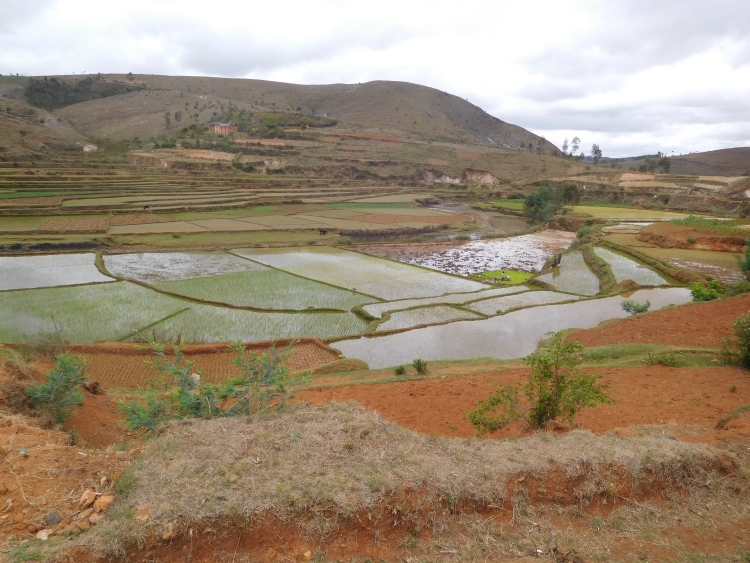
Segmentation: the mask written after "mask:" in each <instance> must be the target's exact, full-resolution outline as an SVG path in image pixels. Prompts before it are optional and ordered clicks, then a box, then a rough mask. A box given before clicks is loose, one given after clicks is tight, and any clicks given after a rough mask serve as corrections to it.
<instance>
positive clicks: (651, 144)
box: [0, 0, 750, 156]
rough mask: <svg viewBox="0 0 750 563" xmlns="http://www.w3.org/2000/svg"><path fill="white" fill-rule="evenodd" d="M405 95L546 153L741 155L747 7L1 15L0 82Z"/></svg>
mask: <svg viewBox="0 0 750 563" xmlns="http://www.w3.org/2000/svg"><path fill="white" fill-rule="evenodd" d="M83 71H86V72H123V73H126V72H134V73H144V74H172V75H205V76H224V77H243V78H263V79H267V80H279V81H285V82H296V83H303V84H323V83H334V82H336V83H338V82H344V83H353V82H366V81H369V80H404V81H408V82H415V83H419V84H424V85H427V86H433V87H435V88H439V89H440V90H445V91H447V92H450V93H453V94H456V95H458V96H461V97H463V98H467V99H468V100H469V101H470V102H472V103H474V104H476V105H478V106H480V107H482V108H483V109H485V110H487V111H488V112H489V113H491V114H492V115H495V116H497V117H499V118H500V119H502V120H504V121H508V122H510V123H515V124H517V125H520V126H522V127H525V128H527V129H529V130H531V131H533V132H534V133H537V134H539V135H544V136H545V137H546V138H547V139H549V140H550V141H552V142H553V143H555V144H556V145H557V146H558V147H559V146H560V145H562V142H563V139H564V138H565V137H569V138H572V137H573V136H574V135H576V134H577V135H578V136H579V137H580V138H581V139H582V140H583V142H582V148H583V149H584V150H585V152H586V153H587V154H588V153H589V152H590V147H591V144H592V143H594V142H596V143H598V144H599V145H600V146H601V148H602V150H603V151H604V155H605V156H628V155H634V154H644V153H653V152H656V151H664V152H667V153H668V154H671V153H672V151H674V152H675V154H678V153H684V152H690V151H703V150H712V149H719V148H726V147H735V146H750V0H661V1H659V2H655V1H653V0H567V1H563V0H556V1H546V0H531V1H524V0H513V1H505V0H494V1H484V0H461V1H459V0H454V1H451V2H447V1H439V0H430V1H424V2H423V1H411V0H399V1H391V0H379V1H377V2H363V1H361V0H359V1H356V0H354V1H344V0H340V1H336V0H306V1H293V0H289V1H286V2H284V1H279V0H277V1H275V2H271V1H265V2H257V1H252V0H250V1H248V0H243V1H231V0H213V1H210V2H209V1H205V0H203V1H194V0H174V1H173V0H129V1H128V2H109V1H102V0H96V1H94V0H0V73H2V74H9V73H17V72H18V73H21V74H28V75H45V74H70V73H73V72H76V73H80V72H83Z"/></svg>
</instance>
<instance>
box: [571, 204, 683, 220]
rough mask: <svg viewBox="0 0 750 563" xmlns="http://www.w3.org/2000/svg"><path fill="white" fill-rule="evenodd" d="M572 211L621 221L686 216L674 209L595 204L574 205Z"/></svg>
mask: <svg viewBox="0 0 750 563" xmlns="http://www.w3.org/2000/svg"><path fill="white" fill-rule="evenodd" d="M573 212H574V213H579V214H581V215H591V216H592V217H595V218H597V219H619V220H621V221H628V220H631V221H663V220H665V219H680V218H683V217H687V216H688V215H687V214H686V213H676V212H674V211H657V210H653V209H633V208H628V207H602V206H595V205H576V206H575V207H573Z"/></svg>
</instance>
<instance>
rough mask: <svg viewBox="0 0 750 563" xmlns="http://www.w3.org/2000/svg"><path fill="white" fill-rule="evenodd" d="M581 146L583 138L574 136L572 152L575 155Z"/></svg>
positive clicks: (571, 145) (571, 144) (571, 143)
mask: <svg viewBox="0 0 750 563" xmlns="http://www.w3.org/2000/svg"><path fill="white" fill-rule="evenodd" d="M580 146H581V139H580V137H577V136H576V137H573V140H572V141H571V142H570V154H571V155H575V154H576V153H577V152H578V149H579V148H580Z"/></svg>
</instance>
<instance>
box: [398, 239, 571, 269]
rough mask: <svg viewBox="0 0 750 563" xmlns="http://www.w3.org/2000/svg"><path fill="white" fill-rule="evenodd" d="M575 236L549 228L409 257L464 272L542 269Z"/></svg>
mask: <svg viewBox="0 0 750 563" xmlns="http://www.w3.org/2000/svg"><path fill="white" fill-rule="evenodd" d="M575 238H576V236H575V233H568V232H566V231H554V230H545V231H540V232H538V233H533V234H530V235H521V236H518V237H510V238H505V239H494V240H475V241H472V242H468V243H466V244H462V245H459V246H454V247H452V248H446V249H440V250H436V251H435V252H432V253H429V254H424V255H421V256H415V257H411V258H408V259H407V260H406V261H407V262H408V263H410V264H416V265H418V266H425V267H427V268H432V269H434V270H440V271H441V272H449V273H451V274H459V275H463V276H466V275H468V274H477V273H479V272H486V271H489V270H522V271H524V272H538V271H539V270H541V269H542V267H543V266H544V263H545V262H546V261H547V259H548V258H550V257H551V256H553V255H554V254H556V253H558V252H561V251H562V250H564V249H566V248H567V247H568V246H569V245H570V243H571V242H573V240H574V239H575Z"/></svg>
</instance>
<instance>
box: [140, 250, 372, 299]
mask: <svg viewBox="0 0 750 563" xmlns="http://www.w3.org/2000/svg"><path fill="white" fill-rule="evenodd" d="M238 260H241V259H239V258H238ZM243 262H248V263H249V264H252V265H253V266H257V268H258V269H257V270H253V271H241V272H236V273H232V274H222V275H217V276H209V277H201V278H193V279H183V280H178V281H165V282H159V283H156V284H154V286H155V287H157V288H159V289H161V290H164V291H168V292H170V293H176V294H179V295H184V296H187V297H192V298H195V299H201V300H204V301H215V302H220V303H228V304H230V305H236V306H239V307H255V308H258V309H297V310H301V309H308V308H316V309H342V310H345V311H349V310H350V309H352V308H353V307H356V306H357V305H361V304H362V303H367V302H371V301H372V297H369V296H366V295H361V294H359V293H356V292H353V291H348V290H346V289H341V288H338V287H332V286H330V285H326V284H323V283H318V282H315V281H312V280H309V279H307V278H301V277H299V276H295V275H292V274H289V273H287V272H283V271H281V270H276V269H274V268H267V267H265V266H261V265H259V264H254V263H253V262H250V261H249V260H243Z"/></svg>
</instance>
